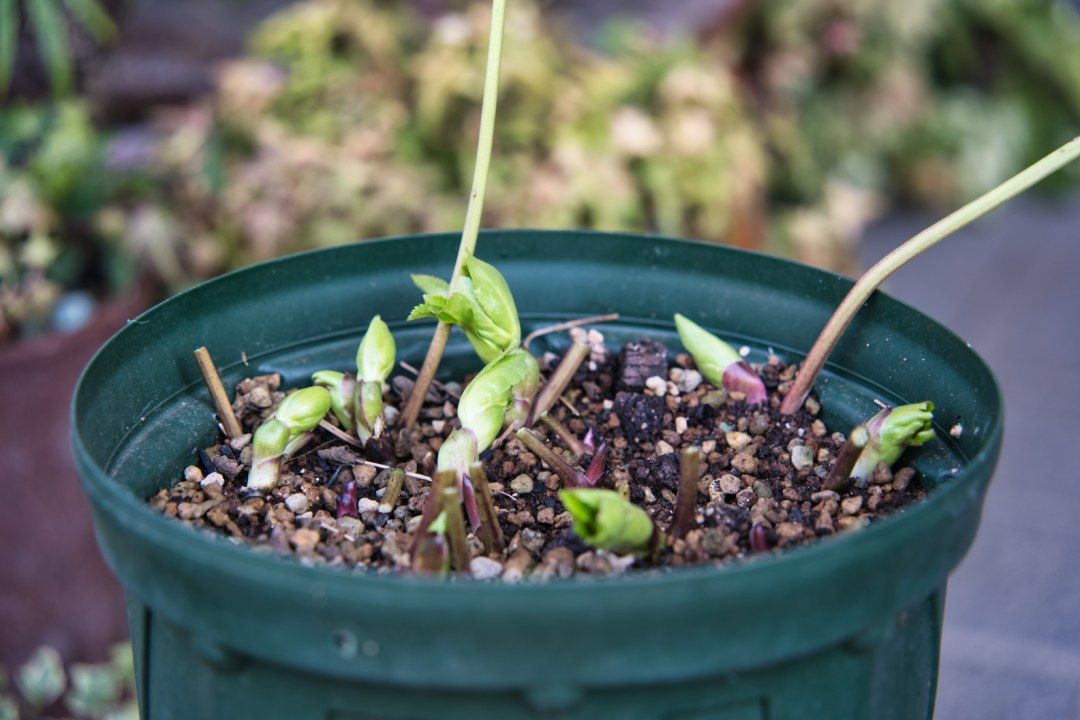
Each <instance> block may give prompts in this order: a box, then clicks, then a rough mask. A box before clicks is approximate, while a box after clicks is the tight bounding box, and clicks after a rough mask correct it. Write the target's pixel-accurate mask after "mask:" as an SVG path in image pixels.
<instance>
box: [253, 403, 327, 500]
mask: <svg viewBox="0 0 1080 720" xmlns="http://www.w3.org/2000/svg"><path fill="white" fill-rule="evenodd" d="M330 405H331V402H330V393H329V392H328V391H327V390H326V388H323V387H309V388H304V389H303V390H297V391H296V392H294V393H292V394H290V395H289V396H287V397H286V398H285V399H284V400H282V401H281V404H280V405H278V407H277V410H275V411H274V414H273V415H271V416H270V417H269V418H268V419H267V420H266V421H265V422H263V424H262V425H260V426H259V427H258V429H257V430H256V431H255V435H254V436H253V437H252V441H251V470H250V472H249V473H248V481H247V486H248V487H250V488H254V489H256V490H261V491H263V492H268V491H270V490H273V488H274V486H275V485H277V481H278V477H279V476H280V475H281V462H282V460H284V459H286V458H287V457H288V456H289V455H290V454H291V453H292V452H295V450H296V447H297V444H298V442H299V441H300V440H301V439H302V438H303V436H304V435H305V434H306V433H309V432H311V430H313V429H314V428H315V426H316V425H318V424H319V421H320V420H322V419H323V418H324V417H326V413H327V412H329V411H330Z"/></svg>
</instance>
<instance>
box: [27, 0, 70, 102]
mask: <svg viewBox="0 0 1080 720" xmlns="http://www.w3.org/2000/svg"><path fill="white" fill-rule="evenodd" d="M26 7H27V10H28V11H29V13H30V20H31V23H30V24H31V25H32V26H33V29H34V37H35V38H36V39H37V44H38V48H39V49H40V51H41V56H42V59H43V60H44V62H45V68H46V69H47V70H48V72H49V79H50V80H51V81H52V86H53V92H55V93H56V94H57V95H67V94H68V93H70V92H71V87H72V82H73V75H74V73H73V71H72V60H71V46H70V45H69V44H68V38H67V27H66V26H65V24H64V18H63V15H61V13H60V11H59V9H58V8H57V6H56V3H55V0H26Z"/></svg>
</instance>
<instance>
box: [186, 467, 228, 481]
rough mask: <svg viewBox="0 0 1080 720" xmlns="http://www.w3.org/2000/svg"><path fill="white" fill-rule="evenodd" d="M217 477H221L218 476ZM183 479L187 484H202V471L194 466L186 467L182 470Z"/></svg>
mask: <svg viewBox="0 0 1080 720" xmlns="http://www.w3.org/2000/svg"><path fill="white" fill-rule="evenodd" d="M215 474H217V473H215ZM218 477H221V476H220V475H218ZM184 479H185V480H187V481H188V482H202V479H203V471H202V470H200V469H199V468H198V467H196V466H195V465H188V466H187V467H186V468H184Z"/></svg>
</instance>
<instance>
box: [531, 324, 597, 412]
mask: <svg viewBox="0 0 1080 720" xmlns="http://www.w3.org/2000/svg"><path fill="white" fill-rule="evenodd" d="M588 356H589V346H588V345H586V344H585V343H578V342H576V343H574V344H573V345H571V346H570V348H569V349H568V350H567V351H566V354H565V355H563V358H562V360H561V361H560V362H559V366H558V367H557V368H555V372H553V373H551V377H550V378H548V381H547V383H546V384H545V385H544V387H543V388H542V389H541V390H540V393H539V394H538V395H537V396H536V400H534V401H533V406H532V413H531V414H530V415H529V422H528V425H530V426H531V425H535V424H536V419H537V418H538V417H540V416H541V415H542V414H544V413H546V412H547V411H548V410H550V409H551V406H552V405H554V404H555V403H556V402H557V401H558V400H559V398H561V397H562V394H563V393H564V392H566V388H567V386H568V385H570V381H571V380H573V379H574V374H575V373H577V371H578V368H579V367H581V363H583V362H585V358H587V357H588Z"/></svg>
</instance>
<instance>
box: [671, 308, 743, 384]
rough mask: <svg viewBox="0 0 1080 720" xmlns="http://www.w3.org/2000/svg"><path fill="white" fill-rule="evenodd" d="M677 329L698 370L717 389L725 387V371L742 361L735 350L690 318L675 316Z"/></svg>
mask: <svg viewBox="0 0 1080 720" xmlns="http://www.w3.org/2000/svg"><path fill="white" fill-rule="evenodd" d="M675 329H676V330H678V331H679V340H681V341H682V344H683V347H685V348H686V351H687V352H689V353H690V355H692V356H693V358H694V364H695V365H697V368H698V370H700V371H701V374H702V375H704V376H705V379H706V380H708V381H709V382H710V383H712V384H713V385H714V386H716V387H724V371H725V370H727V368H728V366H729V365H731V364H732V363H737V362H741V361H742V356H741V355H739V353H738V352H737V351H736V350H735V348H733V347H731V346H730V345H728V344H727V343H726V342H724V341H723V340H721V339H720V338H718V337H716V336H715V335H713V334H712V333H710V332H709V331H708V330H706V329H705V328H703V327H701V326H700V325H698V324H697V323H695V322H694V321H692V320H690V319H689V318H687V317H685V316H683V315H679V314H677V313H676V315H675Z"/></svg>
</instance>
